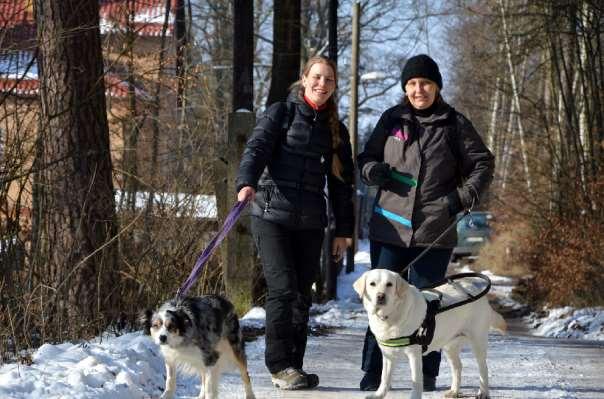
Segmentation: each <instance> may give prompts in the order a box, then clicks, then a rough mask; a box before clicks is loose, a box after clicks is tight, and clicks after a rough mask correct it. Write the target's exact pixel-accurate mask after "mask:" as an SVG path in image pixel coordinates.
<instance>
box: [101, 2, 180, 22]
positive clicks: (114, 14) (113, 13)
mask: <svg viewBox="0 0 604 399" xmlns="http://www.w3.org/2000/svg"><path fill="white" fill-rule="evenodd" d="M99 5H100V14H101V17H102V18H111V19H121V18H123V17H124V16H126V15H128V11H133V12H134V13H135V14H145V13H151V14H153V15H156V16H163V15H164V14H165V12H166V0H134V1H125V0H99ZM129 6H133V8H134V9H133V10H129V9H128V7H129ZM175 7H176V0H171V4H170V11H171V13H174V8H175Z"/></svg>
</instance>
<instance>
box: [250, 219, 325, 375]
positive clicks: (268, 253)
mask: <svg viewBox="0 0 604 399" xmlns="http://www.w3.org/2000/svg"><path fill="white" fill-rule="evenodd" d="M251 227H252V234H253V236H254V241H255V242H256V246H257V248H258V252H259V254H260V260H261V262H262V269H263V272H264V278H265V279H266V287H267V296H266V305H265V309H266V350H265V354H264V357H265V363H266V367H267V368H268V370H269V371H270V372H271V373H273V374H274V373H276V372H278V371H281V370H283V369H285V368H287V367H294V368H297V369H301V368H302V365H303V362H304V352H305V351H306V339H307V333H308V317H309V315H308V311H309V309H310V306H311V304H312V297H311V287H312V284H313V283H314V282H315V280H316V277H317V275H318V273H319V267H320V266H319V260H320V257H321V246H322V243H323V235H324V232H323V229H311V230H300V229H295V228H291V227H287V226H284V225H280V224H276V223H272V222H267V221H265V220H262V219H260V218H258V217H252V220H251Z"/></svg>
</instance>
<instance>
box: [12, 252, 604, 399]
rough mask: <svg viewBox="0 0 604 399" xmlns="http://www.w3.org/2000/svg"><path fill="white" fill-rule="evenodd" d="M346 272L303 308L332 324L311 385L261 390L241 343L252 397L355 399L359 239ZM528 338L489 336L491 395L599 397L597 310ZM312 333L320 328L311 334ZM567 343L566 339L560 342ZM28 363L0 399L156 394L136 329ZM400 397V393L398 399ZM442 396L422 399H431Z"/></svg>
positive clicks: (602, 387) (257, 364)
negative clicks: (334, 288) (327, 294)
mask: <svg viewBox="0 0 604 399" xmlns="http://www.w3.org/2000/svg"><path fill="white" fill-rule="evenodd" d="M355 260H356V265H357V267H356V270H355V272H354V273H351V274H348V275H346V274H342V275H341V276H340V277H339V280H338V300H336V301H331V302H329V303H326V304H322V305H315V306H313V309H312V314H313V316H312V325H313V326H314V327H334V328H336V327H337V328H336V329H334V330H333V331H332V333H330V334H328V335H318V336H312V337H310V338H309V342H308V351H307V353H308V355H307V361H306V367H307V368H308V369H309V370H311V371H313V372H317V373H318V374H319V375H320V376H321V386H320V389H318V390H315V391H307V392H287V393H284V392H280V391H276V390H274V389H273V388H271V386H270V380H269V377H268V372H267V371H266V369H265V368H264V359H263V353H264V337H263V336H260V337H258V339H256V340H255V341H253V342H249V343H248V344H247V354H248V359H249V367H250V374H251V377H252V381H253V382H254V388H255V391H256V395H257V397H258V398H267V397H271V398H273V397H274V398H281V397H283V398H292V399H293V398H303V397H304V398H327V397H330V398H344V397H345V398H356V397H359V398H360V397H364V395H363V393H361V392H359V391H358V388H357V387H358V381H359V379H360V377H361V371H360V370H359V364H360V355H361V348H362V339H363V335H364V331H365V329H366V328H367V316H366V315H365V312H364V310H363V308H362V306H361V304H360V301H359V300H358V299H357V297H356V294H355V293H354V291H353V290H352V288H351V286H352V282H353V281H354V280H355V279H356V278H357V277H358V276H359V275H360V274H361V273H362V272H363V271H365V270H367V269H368V267H369V255H368V248H367V243H366V242H363V243H361V248H360V251H359V252H358V253H357V255H356V258H355ZM490 277H491V279H492V280H493V283H494V289H493V292H494V293H495V294H496V295H497V296H498V297H499V298H500V300H501V301H503V302H504V303H506V304H507V306H509V307H513V306H520V305H519V304H516V303H514V302H512V301H511V300H509V298H508V295H507V294H508V293H509V291H510V290H511V287H512V286H511V284H510V281H509V280H506V279H505V278H501V277H497V276H493V275H490ZM528 322H529V327H533V328H532V329H531V330H530V332H531V333H533V334H535V335H541V336H543V337H558V338H557V339H553V338H534V337H530V336H523V337H518V336H505V337H502V336H499V335H492V336H491V343H490V348H489V351H490V352H489V353H490V355H489V364H490V374H491V384H492V389H493V392H492V397H493V398H604V377H602V372H603V370H604V356H603V355H604V345H603V344H602V341H604V311H603V309H593V308H592V309H578V310H575V309H571V308H562V309H552V310H550V311H549V315H548V316H547V317H540V318H537V317H530V319H528ZM242 325H244V326H249V327H254V326H255V327H261V326H263V325H264V311H263V310H262V309H260V308H255V309H252V310H251V311H250V312H249V313H248V314H247V315H245V316H244V317H243V318H242ZM317 330H319V331H320V330H321V329H320V328H318V329H317ZM559 337H570V338H573V339H560V338H559ZM471 358H472V356H471V354H470V353H469V352H468V351H464V352H463V353H462V361H463V362H464V367H465V368H464V375H465V376H468V377H467V379H463V380H462V390H463V391H464V396H465V395H466V394H468V395H469V394H470V393H472V392H473V391H474V390H475V386H477V377H476V376H477V368H476V366H475V364H474V363H473V361H472V360H469V361H467V362H466V359H471ZM32 360H33V362H32V364H29V365H26V364H5V365H3V366H2V367H1V368H0V398H2V399H13V398H14V399H20V398H28V399H39V398H49V399H50V398H57V399H58V398H69V399H88V398H90V399H92V398H95V399H121V398H123V399H126V398H128V399H137V398H140V399H143V398H157V397H159V395H160V394H161V392H162V390H163V386H164V380H165V374H164V362H163V359H162V357H161V354H160V352H159V350H158V348H157V346H156V345H154V344H153V343H152V342H151V340H150V339H149V338H148V337H146V336H144V335H142V334H141V333H140V332H134V333H130V334H125V335H122V336H120V337H103V338H102V339H101V338H98V339H96V340H93V341H90V342H87V343H85V344H77V345H74V344H71V343H63V344H60V345H48V344H46V345H43V346H42V347H40V348H39V349H38V350H37V351H36V352H35V353H34V354H33V356H32ZM408 374H409V372H408V366H407V365H404V366H402V367H399V370H398V371H397V372H396V373H395V380H394V381H396V382H397V383H395V385H394V386H395V389H394V392H392V393H390V395H389V396H388V397H390V398H392V397H401V391H405V392H408V386H409V375H408ZM441 376H442V382H441V380H440V379H439V387H440V388H444V385H445V384H446V383H448V381H449V379H450V375H449V371H448V367H447V366H446V365H445V366H443V368H442V370H441ZM177 381H178V384H177V398H193V397H196V396H197V394H198V392H199V389H200V382H199V380H198V378H196V377H187V376H180V375H179V377H178V380H177ZM220 389H221V392H222V394H221V397H224V398H240V397H243V391H242V388H241V383H240V380H239V376H238V374H237V373H235V372H232V373H227V374H225V375H224V376H223V379H222V380H221V388H220ZM405 395H406V393H405V394H404V395H403V396H405ZM441 396H442V392H440V393H434V394H426V395H425V397H427V398H431V397H434V398H436V397H441Z"/></svg>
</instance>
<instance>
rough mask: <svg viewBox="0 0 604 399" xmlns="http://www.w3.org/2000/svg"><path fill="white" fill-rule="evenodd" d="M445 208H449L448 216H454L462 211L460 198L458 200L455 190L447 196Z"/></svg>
mask: <svg viewBox="0 0 604 399" xmlns="http://www.w3.org/2000/svg"><path fill="white" fill-rule="evenodd" d="M447 206H448V207H449V215H451V216H455V215H457V214H458V213H459V212H461V211H462V210H463V205H462V204H461V198H459V193H458V192H457V190H453V191H451V192H450V193H449V194H447Z"/></svg>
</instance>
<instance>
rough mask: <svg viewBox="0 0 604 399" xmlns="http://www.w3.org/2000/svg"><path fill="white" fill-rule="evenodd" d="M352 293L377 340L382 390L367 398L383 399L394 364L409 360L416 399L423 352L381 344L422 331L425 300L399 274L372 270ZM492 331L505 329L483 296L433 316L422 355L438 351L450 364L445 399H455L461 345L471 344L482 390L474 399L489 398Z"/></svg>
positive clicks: (413, 398)
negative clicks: (433, 324)
mask: <svg viewBox="0 0 604 399" xmlns="http://www.w3.org/2000/svg"><path fill="white" fill-rule="evenodd" d="M353 287H354V289H355V291H356V292H357V293H358V294H359V296H360V297H361V298H362V300H363V306H364V307H365V310H366V311H367V313H368V315H369V327H370V328H371V332H373V334H374V335H375V337H376V338H377V340H378V343H379V346H380V349H381V351H382V355H383V360H384V361H383V368H382V379H381V382H380V386H379V388H378V390H377V391H376V392H375V394H372V395H369V396H367V398H368V399H369V398H383V397H384V396H386V393H387V392H388V390H389V389H390V382H391V377H392V371H393V366H394V361H395V360H398V359H400V358H402V357H403V355H407V357H408V358H409V364H410V367H411V380H412V382H413V388H412V391H411V399H420V398H421V397H422V391H423V374H422V346H421V345H419V344H411V345H408V346H401V347H391V346H385V344H386V343H387V341H388V340H393V339H396V338H400V337H409V336H411V335H413V334H414V332H415V331H417V330H418V329H419V328H420V326H421V325H422V322H423V321H424V317H425V316H426V309H427V303H426V300H425V299H424V296H423V295H422V293H421V292H420V291H419V290H418V289H417V288H415V287H414V286H412V285H410V284H408V283H407V282H406V281H405V280H404V279H403V278H402V277H401V276H400V275H399V274H398V273H394V272H392V271H389V270H385V269H373V270H370V271H367V272H365V273H363V275H362V276H361V277H359V279H358V280H357V281H355V282H354V284H353ZM490 327H493V328H495V329H497V330H499V331H501V332H502V333H503V332H504V331H505V329H506V323H505V320H503V318H502V317H501V316H500V315H499V314H498V313H496V312H495V311H493V309H491V306H490V305H489V302H488V301H487V298H486V296H483V297H481V298H480V299H478V300H476V301H474V302H470V303H467V304H465V305H462V306H459V307H456V308H453V309H450V310H447V311H445V312H443V313H438V314H437V315H436V328H435V330H434V336H433V339H432V342H431V343H430V344H429V346H428V348H427V350H426V352H425V353H429V352H432V351H436V350H440V349H442V350H443V352H444V353H445V356H446V357H447V360H448V361H449V365H450V367H451V370H452V372H451V374H452V377H453V378H452V383H451V389H450V390H449V391H448V392H446V393H445V397H453V398H456V397H459V387H460V380H461V361H460V359H459V353H460V351H461V346H462V344H463V342H464V341H465V340H467V341H469V342H470V345H471V347H472V350H473V352H474V355H475V356H476V359H477V361H478V368H479V371H480V390H479V391H478V394H477V395H476V398H477V399H487V398H488V397H489V382H488V378H489V377H488V370H487V360H486V357H487V341H488V332H489V328H490Z"/></svg>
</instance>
